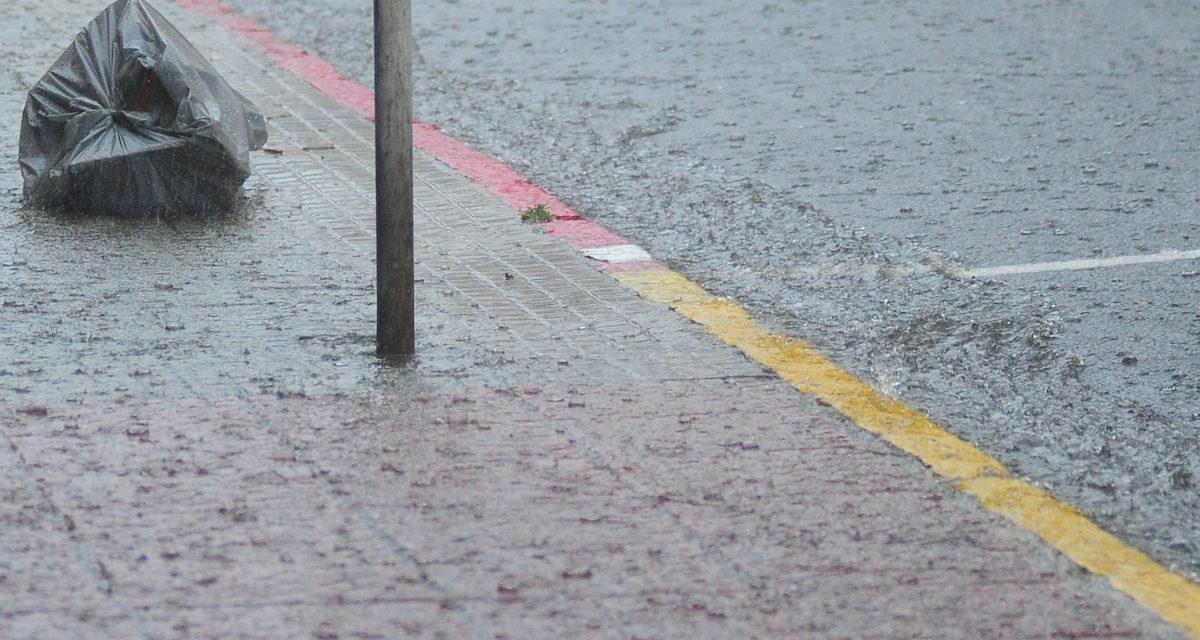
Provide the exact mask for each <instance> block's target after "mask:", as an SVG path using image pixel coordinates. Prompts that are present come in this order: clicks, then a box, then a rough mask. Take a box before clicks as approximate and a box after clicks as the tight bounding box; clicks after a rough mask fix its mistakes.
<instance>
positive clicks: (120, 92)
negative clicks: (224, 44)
mask: <svg viewBox="0 0 1200 640" xmlns="http://www.w3.org/2000/svg"><path fill="white" fill-rule="evenodd" d="M266 141H267V130H266V125H265V122H264V119H263V116H262V114H261V113H260V112H259V111H258V110H257V109H256V108H255V107H254V105H252V104H250V102H249V101H248V100H246V98H244V97H242V95H241V94H239V93H238V92H237V91H234V90H233V88H232V87H230V86H229V83H227V82H226V81H225V80H224V79H223V78H222V77H221V76H220V75H218V74H217V71H216V70H215V69H214V68H213V67H212V65H210V64H209V63H208V61H207V60H205V59H204V57H203V56H202V55H201V54H200V52H199V51H197V50H196V48H195V47H194V46H192V44H191V43H190V42H188V41H187V39H186V38H184V37H183V34H181V33H180V32H179V31H178V30H177V29H176V28H175V27H174V26H173V25H171V23H169V22H167V20H166V18H164V17H163V16H162V14H160V13H159V12H158V11H157V10H155V9H154V8H153V7H152V6H150V4H149V3H148V2H146V1H145V0H117V1H116V2H114V3H113V4H112V5H110V6H109V7H108V8H107V9H105V10H104V11H103V12H102V13H101V14H100V15H99V16H97V17H96V18H95V19H94V20H92V22H91V23H89V24H88V25H87V27H85V28H84V29H83V31H82V32H80V33H79V35H78V36H76V37H75V41H74V42H73V43H72V44H71V46H70V47H68V48H67V50H66V51H64V52H63V54H62V55H61V56H60V57H59V59H58V61H57V62H55V63H54V65H53V66H51V67H50V70H49V71H47V72H46V75H45V76H43V77H42V79H41V80H39V81H38V82H37V84H35V85H34V86H33V88H32V89H31V90H30V91H29V97H28V99H27V100H26V103H25V112H24V116H23V118H22V122H21V140H20V152H19V159H20V163H21V174H22V176H23V177H24V181H25V188H24V192H25V196H26V199H27V201H28V203H29V204H31V205H33V206H36V207H44V208H53V209H63V210H68V211H77V212H83V213H94V214H108V215H120V216H134V217H146V216H172V215H176V214H192V215H210V214H214V213H219V212H223V211H228V210H230V209H231V208H232V207H233V206H234V205H235V204H236V201H237V196H238V194H239V193H240V190H241V186H242V184H243V183H244V182H245V181H246V178H248V177H249V176H250V155H249V152H250V151H251V150H252V149H258V148H260V147H262V145H263V144H265V143H266Z"/></svg>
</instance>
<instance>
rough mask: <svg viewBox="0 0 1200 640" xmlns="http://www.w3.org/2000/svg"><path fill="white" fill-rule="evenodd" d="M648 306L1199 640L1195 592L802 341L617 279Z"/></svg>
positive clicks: (649, 282) (704, 295) (697, 296)
mask: <svg viewBox="0 0 1200 640" xmlns="http://www.w3.org/2000/svg"><path fill="white" fill-rule="evenodd" d="M613 276H614V277H616V278H617V279H618V280H620V281H621V282H623V283H624V284H625V285H626V286H628V287H630V288H631V289H633V290H634V291H636V292H637V293H638V294H639V295H641V296H642V297H644V298H647V299H650V300H655V301H658V302H661V303H664V304H667V305H669V306H670V307H671V308H672V309H674V310H675V311H677V312H679V313H680V314H682V315H683V316H684V317H686V318H688V319H690V320H692V321H693V322H696V323H698V324H701V325H703V326H705V327H706V328H707V329H708V330H709V332H711V333H712V334H713V335H715V336H716V337H717V338H719V339H720V340H722V341H723V342H725V343H726V344H729V345H731V346H733V347H736V348H738V349H740V350H741V351H742V352H744V353H745V354H746V355H747V356H749V357H750V358H752V359H753V360H755V361H757V362H759V363H761V364H763V365H765V366H767V367H770V368H771V369H773V370H775V371H776V372H777V373H778V374H779V376H780V377H781V378H783V379H784V380H785V381H786V382H787V383H788V384H791V385H792V386H793V387H796V388H797V389H799V390H801V391H804V392H806V393H811V394H813V395H815V396H816V397H817V398H819V399H821V401H823V402H825V403H826V404H828V405H830V406H831V407H833V408H834V409H837V410H838V411H840V412H841V413H842V414H844V415H845V416H847V417H848V418H850V419H851V420H853V421H854V422H855V424H857V425H858V426H860V427H862V428H863V429H866V430H867V431H870V432H871V433H874V434H876V435H878V436H879V437H881V438H883V439H884V440H886V441H888V442H890V443H891V444H892V445H894V446H896V447H897V448H899V449H901V450H903V451H905V452H907V453H909V454H911V455H912V456H914V457H916V458H917V459H918V460H920V461H921V462H923V463H925V464H926V465H928V466H929V468H931V469H932V470H933V471H934V472H935V473H937V474H938V475H941V476H943V477H946V478H949V479H951V480H954V481H956V482H957V484H958V487H959V489H960V490H962V491H964V492H966V493H968V494H970V495H972V496H975V497H976V498H977V499H978V500H979V502H980V503H981V504H983V506H984V507H986V508H987V509H989V510H991V511H993V512H995V513H998V514H1000V515H1002V516H1004V517H1005V518H1007V519H1009V520H1010V521H1012V522H1014V523H1016V524H1017V525H1018V526H1021V527H1023V528H1025V529H1027V530H1029V531H1032V532H1033V533H1036V534H1037V535H1038V536H1040V537H1041V538H1042V539H1043V540H1045V541H1046V542H1048V543H1049V544H1051V545H1052V546H1054V547H1055V548H1056V549H1058V550H1059V551H1061V552H1062V553H1063V554H1065V555H1066V556H1067V557H1068V558H1070V559H1071V560H1073V561H1074V562H1075V563H1077V564H1078V565H1079V566H1081V567H1083V568H1085V569H1087V570H1088V571H1090V572H1092V573H1095V574H1097V575H1102V576H1105V577H1107V578H1108V580H1109V582H1110V583H1111V584H1112V585H1113V587H1115V588H1116V589H1118V590H1119V591H1121V592H1123V593H1125V594H1127V595H1128V596H1130V597H1131V598H1133V599H1134V600H1136V601H1137V602H1138V603H1140V604H1141V605H1142V606H1143V607H1146V608H1147V609H1149V610H1151V611H1153V612H1155V613H1156V614H1158V615H1159V616H1161V617H1162V618H1163V619H1164V620H1166V621H1167V622H1170V623H1171V624H1174V625H1177V626H1179V627H1181V628H1183V629H1184V630H1186V631H1187V632H1188V633H1190V634H1191V635H1192V636H1193V637H1196V638H1200V585H1197V584H1195V583H1193V582H1191V581H1189V580H1188V579H1187V578H1184V577H1183V576H1181V575H1179V574H1177V573H1172V572H1170V571H1168V570H1167V569H1166V568H1165V567H1163V566H1162V565H1160V564H1158V563H1157V562H1155V561H1154V560H1152V559H1151V558H1150V557H1149V556H1147V555H1146V554H1144V553H1142V552H1140V551H1138V550H1136V549H1134V548H1132V547H1130V546H1128V545H1126V544H1125V543H1123V542H1121V541H1120V540H1118V539H1117V538H1116V537H1115V536H1113V535H1112V534H1110V533H1108V532H1107V531H1105V530H1104V529H1101V528H1100V527H1099V526H1098V525H1097V524H1096V523H1094V522H1092V521H1091V520H1089V519H1088V518H1087V517H1085V516H1084V515H1083V514H1081V513H1079V511H1078V510H1077V509H1075V508H1074V507H1072V506H1070V505H1068V504H1066V503H1063V502H1061V501H1059V500H1057V499H1055V498H1054V497H1052V496H1051V495H1049V494H1047V493H1046V492H1045V491H1042V490H1041V489H1038V488H1037V487H1034V486H1033V485H1031V484H1030V483H1028V482H1026V481H1024V480H1021V479H1019V478H1017V477H1015V476H1013V474H1012V472H1010V471H1009V470H1008V469H1006V468H1005V467H1004V465H1003V464H1001V463H1000V461H998V460H996V459H995V458H993V457H991V456H989V455H988V454H986V453H984V452H983V451H980V450H979V449H977V448H975V447H974V446H972V445H971V444H969V443H967V442H966V441H964V440H962V439H961V438H959V437H958V436H955V435H954V434H952V433H950V432H948V431H946V430H945V429H942V428H941V427H939V426H938V425H936V424H934V423H933V422H932V421H931V420H930V419H929V418H928V417H927V416H926V415H925V414H923V413H921V412H920V411H917V410H916V409H913V408H912V407H909V406H908V405H906V404H904V403H903V402H900V401H898V400H894V399H892V398H888V397H886V396H883V395H882V394H880V393H879V392H878V391H876V390H874V389H873V388H871V386H870V385H868V384H866V383H865V382H863V381H861V380H859V379H858V378H855V377H854V376H852V375H850V374H849V373H847V372H846V371H844V370H842V369H841V368H840V367H838V366H837V365H836V364H834V363H833V362H832V361H830V360H829V359H828V358H826V357H825V356H823V355H821V353H820V352H818V351H817V350H816V349H814V348H813V347H812V346H810V345H809V344H807V343H805V342H804V341H802V340H796V339H793V338H786V337H783V336H777V335H772V334H770V333H767V332H766V331H764V330H763V329H762V328H761V327H759V326H758V325H757V324H756V323H755V322H754V320H752V319H751V318H750V315H749V314H748V313H747V312H746V310H745V309H743V308H742V307H741V306H739V305H737V304H736V303H733V302H731V301H728V300H723V299H721V298H718V297H716V296H714V295H712V294H711V293H709V292H708V291H706V290H704V289H703V288H702V287H700V286H699V285H697V284H696V283H694V282H692V281H690V280H688V279H687V278H684V277H683V276H682V275H680V274H678V273H676V272H674V271H669V270H651V271H636V272H628V273H614V274H613Z"/></svg>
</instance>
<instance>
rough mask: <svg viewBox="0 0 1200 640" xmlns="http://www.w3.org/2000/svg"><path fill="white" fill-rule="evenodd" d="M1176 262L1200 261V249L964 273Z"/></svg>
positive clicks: (984, 274) (968, 275) (967, 275)
mask: <svg viewBox="0 0 1200 640" xmlns="http://www.w3.org/2000/svg"><path fill="white" fill-rule="evenodd" d="M1176 260H1200V249H1193V250H1191V251H1176V250H1174V249H1170V250H1167V251H1162V252H1160V253H1147V254H1142V255H1131V256H1113V257H1111V258H1089V259H1084V260H1062V261H1059V262H1031V263H1028V264H1013V265H1006V266H1000V267H982V268H979V269H966V270H964V271H962V276H963V277H964V278H992V277H995V276H1009V275H1017V274H1021V273H1042V272H1045V271H1079V270H1082V269H1101V268H1104V267H1123V266H1127V265H1133V264H1151V263H1155V262H1174V261H1176Z"/></svg>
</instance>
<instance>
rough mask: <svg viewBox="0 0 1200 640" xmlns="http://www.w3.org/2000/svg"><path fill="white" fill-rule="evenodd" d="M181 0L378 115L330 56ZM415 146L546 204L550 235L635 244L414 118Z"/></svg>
mask: <svg viewBox="0 0 1200 640" xmlns="http://www.w3.org/2000/svg"><path fill="white" fill-rule="evenodd" d="M175 2H176V3H177V4H178V5H179V6H181V7H183V8H185V9H190V10H192V11H195V12H197V13H200V14H202V15H204V16H207V17H209V18H210V19H212V20H213V21H214V22H216V23H217V24H220V25H221V26H223V27H225V28H226V29H228V30H229V31H231V32H232V33H234V34H235V35H238V36H241V37H242V38H245V39H246V40H248V41H250V42H252V43H254V44H255V45H257V46H258V47H259V48H260V49H261V50H262V52H263V53H264V54H265V55H266V56H267V58H269V59H270V60H271V61H273V62H275V63H276V64H278V65H279V66H280V67H283V68H284V69H287V70H288V71H290V72H292V73H294V74H296V75H297V76H299V77H300V78H302V79H304V80H305V81H306V82H308V83H309V84H311V85H312V86H313V87H314V88H315V89H317V90H318V91H320V92H321V93H324V94H325V95H327V96H329V97H330V98H332V99H334V100H336V101H338V102H340V103H342V104H344V105H346V106H348V107H350V108H352V109H354V110H355V111H357V112H358V113H361V114H362V115H363V116H365V117H367V118H369V119H372V120H374V119H375V93H374V92H373V91H371V90H370V89H368V88H367V87H364V86H362V85H361V84H359V83H357V82H355V81H353V80H351V79H349V78H347V77H346V76H344V75H343V74H342V73H341V72H340V71H338V70H337V69H336V68H335V67H334V66H333V65H331V64H329V63H328V62H327V61H325V59H324V58H322V57H320V56H316V55H313V54H310V53H309V52H308V51H305V50H304V49H303V48H301V47H298V46H296V45H294V44H292V43H290V42H285V41H283V40H281V39H279V36H276V35H275V33H274V32H272V31H271V30H270V29H268V28H267V27H265V26H263V25H261V24H259V23H258V22H255V21H254V20H251V19H250V18H247V17H245V16H243V15H241V14H239V13H238V12H237V11H235V10H234V9H233V8H232V7H229V6H228V5H226V4H223V3H222V2H221V1H220V0H175ZM413 146H414V147H416V148H418V149H420V150H422V151H424V152H426V153H428V154H430V155H432V156H434V157H435V158H437V159H438V160H440V161H442V162H444V163H446V164H447V165H449V166H450V167H451V168H452V169H454V170H455V171H458V172H459V173H461V174H463V175H464V176H466V177H467V178H468V179H470V180H471V181H472V182H475V183H476V184H479V185H480V186H482V187H483V188H484V189H486V190H487V191H488V192H489V193H491V194H492V195H495V196H497V197H498V198H500V199H501V200H503V201H504V202H505V203H506V204H508V205H509V206H511V207H512V208H513V209H515V210H517V211H524V210H526V209H528V208H529V207H532V206H534V205H538V204H541V205H545V207H546V208H547V209H549V210H550V213H552V214H553V215H554V218H555V221H554V222H553V223H551V224H550V225H548V227H549V228H548V229H547V230H548V231H549V233H550V234H551V235H553V236H555V237H558V238H560V239H562V240H563V241H564V242H566V243H567V244H569V245H571V246H572V247H574V248H576V249H593V248H596V247H609V246H614V245H620V244H630V242H629V241H628V240H626V239H625V238H622V237H621V236H619V235H617V234H615V233H613V232H612V231H609V230H608V229H605V228H604V227H602V226H600V225H599V224H596V223H595V222H590V221H588V220H584V219H583V216H581V215H579V214H578V213H576V212H575V211H574V210H573V209H571V207H569V206H567V205H566V204H565V203H563V202H562V201H561V200H559V199H558V198H556V197H554V196H553V195H551V194H549V193H547V192H546V191H545V190H544V189H542V188H541V187H539V186H537V185H535V184H533V183H532V182H530V181H529V179H528V178H526V177H525V176H523V175H521V174H520V173H517V172H516V171H514V170H513V169H512V168H510V167H509V166H507V165H505V164H504V163H503V162H500V161H499V160H496V159H495V158H492V157H490V156H488V155H485V154H483V153H481V152H479V151H476V150H475V149H472V148H470V147H468V146H467V145H465V144H463V143H462V142H459V141H458V140H455V139H454V138H452V137H450V136H448V135H446V134H445V133H443V132H442V131H441V130H439V129H438V128H437V127H436V126H434V125H431V124H426V123H423V122H420V121H416V120H414V121H413ZM637 265H645V266H644V267H643V269H649V268H655V269H657V268H661V267H662V265H660V264H658V263H657V262H635V263H628V264H626V265H622V266H621V267H620V269H615V268H614V269H610V270H620V271H636V270H643V269H638V268H637ZM609 267H614V265H609Z"/></svg>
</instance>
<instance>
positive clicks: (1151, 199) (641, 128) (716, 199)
mask: <svg viewBox="0 0 1200 640" xmlns="http://www.w3.org/2000/svg"><path fill="white" fill-rule="evenodd" d="M229 2H230V4H232V5H234V6H236V7H237V8H239V9H241V10H242V11H244V12H246V13H247V14H249V15H251V16H252V17H254V18H256V19H258V20H261V21H263V22H264V23H266V24H268V25H269V26H271V27H272V28H274V29H276V30H277V31H278V32H279V33H280V34H281V35H282V36H283V37H284V38H286V39H290V40H293V41H296V42H298V43H301V44H303V45H305V46H307V47H310V48H311V49H312V50H313V51H315V52H317V53H319V54H320V55H322V56H325V57H327V58H328V59H330V60H331V61H332V62H333V63H334V64H335V65H337V66H339V67H340V68H341V69H342V70H343V71H344V72H345V73H347V74H348V75H350V76H352V77H355V78H357V79H358V80H360V81H362V82H364V83H368V84H369V83H370V81H371V58H370V56H371V17H370V11H371V6H370V3H369V2H367V1H366V0H307V1H305V2H299V1H297V0H276V1H273V2H266V1H265V0H229ZM413 4H414V31H415V33H416V37H417V46H418V52H419V56H418V58H419V59H418V61H417V68H416V78H415V79H416V85H417V96H416V99H415V100H416V105H415V109H416V113H417V116H418V117H419V118H421V119H422V120H424V121H426V122H430V123H434V124H437V125H439V126H441V127H443V128H444V129H445V130H447V131H448V132H449V133H450V134H452V135H454V136H456V137H458V138H460V139H462V140H464V141H466V142H468V143H470V144H472V145H474V146H476V147H478V148H480V149H482V150H484V151H486V152H488V153H491V154H493V155H495V156H498V157H499V158H501V159H502V160H504V161H506V162H508V163H509V164H510V165H512V166H514V167H516V168H517V169H519V170H521V171H522V172H524V173H525V174H526V175H528V176H530V178H531V179H533V180H534V181H535V182H537V183H538V184H539V185H541V186H543V187H545V188H546V189H548V190H550V191H552V192H554V193H555V194H557V195H559V196H560V197H561V198H562V199H563V200H565V201H567V202H568V203H570V204H571V205H572V206H574V207H575V208H576V209H577V210H579V211H580V212H581V213H583V214H584V215H586V216H588V217H590V218H593V219H595V220H598V221H600V222H602V223H604V224H606V225H608V226H610V227H612V228H614V229H615V230H617V231H618V232H620V233H622V234H623V235H625V236H627V237H629V238H631V239H633V240H634V241H636V242H638V243H640V244H642V245H643V246H645V247H646V248H647V249H649V250H650V251H651V253H653V254H654V255H655V256H656V257H657V258H659V259H661V260H663V261H665V262H667V263H668V264H670V265H671V266H673V267H675V268H678V269H680V270H682V271H683V272H684V273H686V274H687V275H688V276H689V277H691V278H693V279H695V280H697V281H699V282H700V283H701V284H703V285H705V286H706V287H708V288H710V289H711V290H713V291H715V292H717V293H720V294H723V295H728V296H731V297H734V298H736V299H738V300H740V301H742V302H744V303H745V304H747V305H748V306H750V307H751V308H752V309H753V310H754V311H755V312H756V313H757V314H758V316H759V317H760V318H761V319H762V320H763V322H764V323H766V324H767V325H768V326H770V327H772V328H774V329H776V330H778V331H782V332H785V333H788V334H790V335H794V336H798V337H801V338H804V339H806V340H809V341H810V342H813V343H815V344H816V345H818V346H819V347H821V348H822V349H823V350H824V351H825V352H826V353H828V354H829V355H830V356H832V357H833V358H834V359H835V360H837V361H838V362H839V363H841V364H842V365H843V366H844V367H846V368H848V369H849V370H851V371H853V372H855V373H856V374H858V375H859V376H861V377H862V378H864V379H866V380H868V381H870V382H871V383H873V384H875V385H876V386H877V387H879V388H880V389H882V390H883V391H885V392H887V393H889V394H893V395H896V396H898V397H901V398H903V399H904V400H905V401H907V402H908V403H910V404H912V405H914V406H917V407H919V408H921V409H922V410H924V411H926V412H928V413H929V414H930V415H931V416H932V417H933V418H934V419H935V420H936V421H937V422H939V423H940V424H942V425H943V426H945V427H946V428H948V429H949V430H951V431H954V432H955V433H957V434H959V435H961V436H962V437H964V438H966V439H967V440H969V441H971V442H973V443H975V444H977V445H978V446H980V447H981V448H983V449H985V450H986V451H988V452H989V453H992V454H993V455H995V456H997V457H999V458H1000V459H1002V460H1003V461H1004V462H1006V463H1007V464H1009V465H1010V466H1011V467H1012V468H1013V469H1014V470H1016V471H1017V472H1018V473H1020V474H1023V475H1025V476H1027V477H1029V478H1031V479H1033V480H1034V481H1036V482H1037V483H1038V484H1040V485H1042V486H1044V487H1046V488H1048V489H1050V490H1051V491H1052V492H1054V493H1055V494H1056V495H1058V496H1059V497H1060V498H1062V499H1064V500H1065V501H1067V502H1069V503H1071V504H1074V505H1076V506H1078V507H1080V508H1081V509H1082V510H1084V511H1085V512H1086V513H1088V514H1089V515H1090V516H1091V517H1093V518H1094V519H1096V520H1097V521H1098V522H1100V523H1101V524H1102V525H1104V526H1105V527H1107V528H1109V529H1110V530H1112V531H1114V532H1115V533H1117V534H1118V535H1120V536H1121V537H1122V538H1124V539H1125V540H1126V541H1128V542H1131V543H1132V544H1134V545H1136V546H1138V547H1140V548H1142V549H1144V550H1146V551H1148V552H1149V553H1151V554H1152V555H1153V556H1155V557H1156V558H1158V559H1159V560H1160V561H1162V562H1164V563H1165V564H1167V565H1168V566H1171V567H1175V568H1177V569H1179V570H1181V571H1184V572H1185V573H1189V574H1190V575H1191V576H1192V577H1193V578H1195V577H1196V576H1197V575H1200V497H1198V492H1197V490H1196V484H1197V482H1200V437H1198V436H1197V433H1196V431H1197V427H1200V394H1198V392H1200V371H1198V369H1200V276H1198V273H1200V261H1197V260H1196V259H1195V258H1190V259H1178V258H1180V257H1181V255H1180V254H1171V253H1163V252H1169V251H1177V252H1182V251H1194V250H1196V249H1198V248H1200V220H1198V219H1197V216H1196V211H1197V207H1198V202H1197V201H1198V200H1200V158H1198V156H1197V153H1198V151H1200V115H1197V110H1196V109H1195V96H1196V95H1197V94H1198V93H1200V72H1198V71H1197V69H1200V29H1197V26H1198V25H1200V5H1198V4H1196V3H1194V2H1190V1H1184V0H1160V1H1158V2H1153V3H1151V2H1118V1H1115V0H1095V1H1088V2H1082V1H1067V0H1056V1H1040V2H1039V1H1033V0H1022V1H1019V2H1010V3H1003V4H982V3H961V2H952V1H950V0H941V1H931V2H919V3H918V2H908V3H884V2H872V1H867V0H855V1H837V2H835V1H833V0H813V1H807V2H800V1H797V2H761V3H749V4H747V3H728V2H717V1H715V0H701V1H693V2H664V1H653V2H652V1H649V0H640V1H638V0H613V1H609V2H590V1H584V0H569V1H567V0H558V1H550V0H526V1H524V2H520V3H515V2H504V1H490V2H489V1H483V0H455V1H450V0H444V1H442V2H422V1H421V0H414V2H413ZM1127 256H1151V258H1149V259H1151V260H1154V261H1153V262H1145V263H1139V264H1127V263H1133V262H1137V261H1136V260H1132V259H1127V258H1126V257H1127ZM1096 259H1103V260H1108V262H1105V263H1101V264H1104V265H1106V266H1103V267H1100V268H1089V269H1078V268H1074V267H1080V266H1095V265H1088V264H1083V265H1080V264H1066V265H1064V264H1057V263H1058V262H1060V261H1071V260H1096ZM993 267H997V268H999V269H998V270H997V271H992V272H986V271H977V270H980V269H985V268H993ZM1010 267H1011V268H1010ZM1068 267H1070V268H1068ZM972 276H975V277H972Z"/></svg>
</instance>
